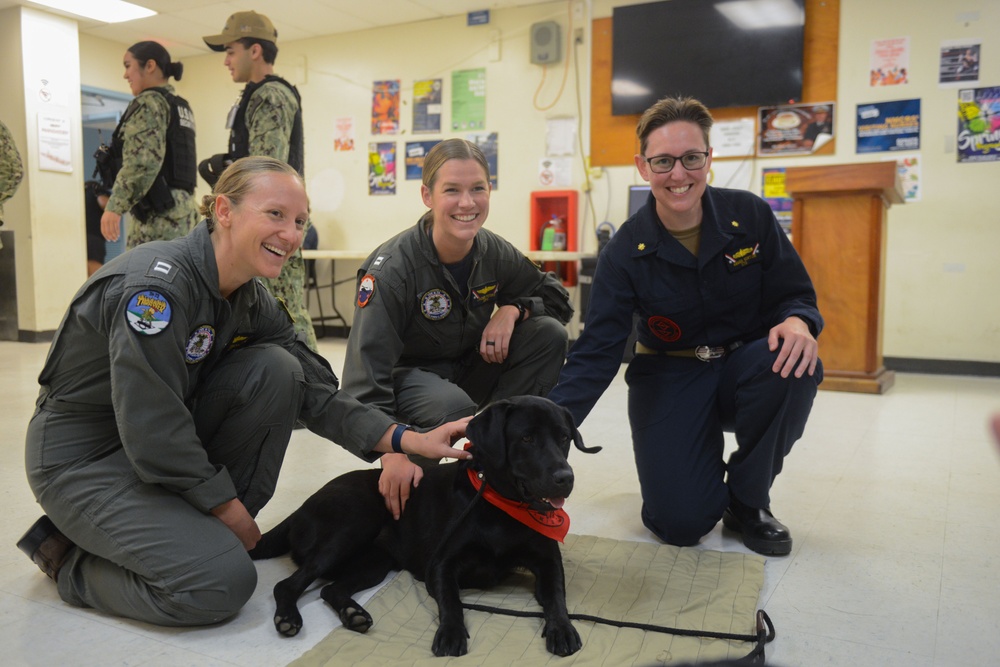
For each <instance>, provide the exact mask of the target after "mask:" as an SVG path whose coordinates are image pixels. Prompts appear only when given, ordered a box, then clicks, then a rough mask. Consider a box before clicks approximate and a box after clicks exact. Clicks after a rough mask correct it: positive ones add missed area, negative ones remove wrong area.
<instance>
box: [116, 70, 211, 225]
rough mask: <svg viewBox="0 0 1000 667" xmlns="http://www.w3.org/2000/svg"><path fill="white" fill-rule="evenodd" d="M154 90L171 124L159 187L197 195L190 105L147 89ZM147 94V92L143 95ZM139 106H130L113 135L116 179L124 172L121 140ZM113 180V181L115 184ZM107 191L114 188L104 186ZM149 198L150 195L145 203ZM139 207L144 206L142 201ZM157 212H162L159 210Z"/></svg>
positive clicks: (157, 90)
mask: <svg viewBox="0 0 1000 667" xmlns="http://www.w3.org/2000/svg"><path fill="white" fill-rule="evenodd" d="M146 90H155V91H156V92H157V93H159V94H160V95H163V97H164V99H166V100H167V103H168V104H169V105H170V122H169V124H168V125H167V150H166V154H165V155H164V156H163V165H162V166H161V167H160V173H159V174H157V176H156V181H155V182H154V187H155V186H156V184H158V183H161V177H162V182H165V183H166V184H167V185H168V186H170V187H171V188H177V189H178V190H186V191H187V192H189V193H192V194H193V193H194V186H195V185H196V183H197V180H198V162H197V160H196V159H195V141H194V129H195V128H194V113H193V112H192V111H191V105H189V104H188V103H187V100H185V99H184V98H183V97H181V96H180V95H174V94H173V93H171V92H170V91H168V90H167V89H166V88H160V87H156V88H147V89H146ZM144 92H145V91H144ZM137 108H138V105H137V104H129V106H128V109H126V110H125V115H124V116H122V119H121V120H120V121H119V122H118V127H116V128H115V132H114V134H113V135H112V136H111V155H112V157H113V160H114V175H115V177H117V175H118V172H119V171H120V170H121V168H122V155H123V151H124V148H125V138H124V137H123V136H122V134H123V128H124V127H125V122H126V121H127V120H128V119H129V118H130V117H131V116H132V114H134V113H135V110H136V109H137ZM113 181H114V178H112V182H113ZM105 186H106V187H111V186H110V185H108V184H105ZM149 196H150V194H149V193H148V192H147V193H146V196H145V197H143V199H146V198H148V197H149ZM140 203H142V202H141V201H140ZM157 210H159V209H158V208H157Z"/></svg>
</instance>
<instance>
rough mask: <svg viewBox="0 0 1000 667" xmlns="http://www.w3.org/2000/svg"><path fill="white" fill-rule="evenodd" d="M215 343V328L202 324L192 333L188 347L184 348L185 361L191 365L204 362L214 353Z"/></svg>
mask: <svg viewBox="0 0 1000 667" xmlns="http://www.w3.org/2000/svg"><path fill="white" fill-rule="evenodd" d="M214 342H215V328H214V327H212V326H211V325H209V324H202V325H201V326H200V327H198V328H197V329H195V330H194V331H193V332H191V337H190V338H188V342H187V345H186V346H185V347H184V361H186V362H187V363H189V364H196V363H198V362H199V361H203V360H204V359H205V357H207V356H208V353H209V352H211V351H212V344H213V343H214Z"/></svg>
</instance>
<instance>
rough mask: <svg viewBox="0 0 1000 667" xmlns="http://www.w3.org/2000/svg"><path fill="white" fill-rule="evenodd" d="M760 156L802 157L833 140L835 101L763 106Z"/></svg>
mask: <svg viewBox="0 0 1000 667" xmlns="http://www.w3.org/2000/svg"><path fill="white" fill-rule="evenodd" d="M758 112H759V113H760V123H759V127H760V129H759V130H758V132H759V134H758V135H757V139H758V144H757V154H758V155H802V154H808V153H812V152H814V151H816V150H817V149H819V148H820V147H821V146H823V145H824V144H826V143H827V142H828V141H830V140H831V139H833V126H834V120H833V112H834V105H833V103H832V102H827V103H824V104H790V105H787V106H780V107H760V109H759V110H758Z"/></svg>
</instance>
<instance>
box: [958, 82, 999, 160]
mask: <svg viewBox="0 0 1000 667" xmlns="http://www.w3.org/2000/svg"><path fill="white" fill-rule="evenodd" d="M998 160H1000V87H998V86H991V87H989V88H972V89H969V90H960V91H958V161H959V162H997V161H998Z"/></svg>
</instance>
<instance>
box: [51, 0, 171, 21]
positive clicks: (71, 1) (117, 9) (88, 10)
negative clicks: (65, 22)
mask: <svg viewBox="0 0 1000 667" xmlns="http://www.w3.org/2000/svg"><path fill="white" fill-rule="evenodd" d="M31 2H32V3H34V4H38V5H43V6H45V7H50V8H52V9H57V10H59V11H60V12H66V13H67V14H73V15H75V16H83V17H85V18H88V19H94V20H95V21H102V22H104V23H121V22H122V21H132V20H135V19H144V18H146V17H147V16H155V15H156V12H154V11H153V10H152V9H146V8H145V7H140V6H139V5H133V4H132V3H131V2H124V1H123V0H31Z"/></svg>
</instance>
